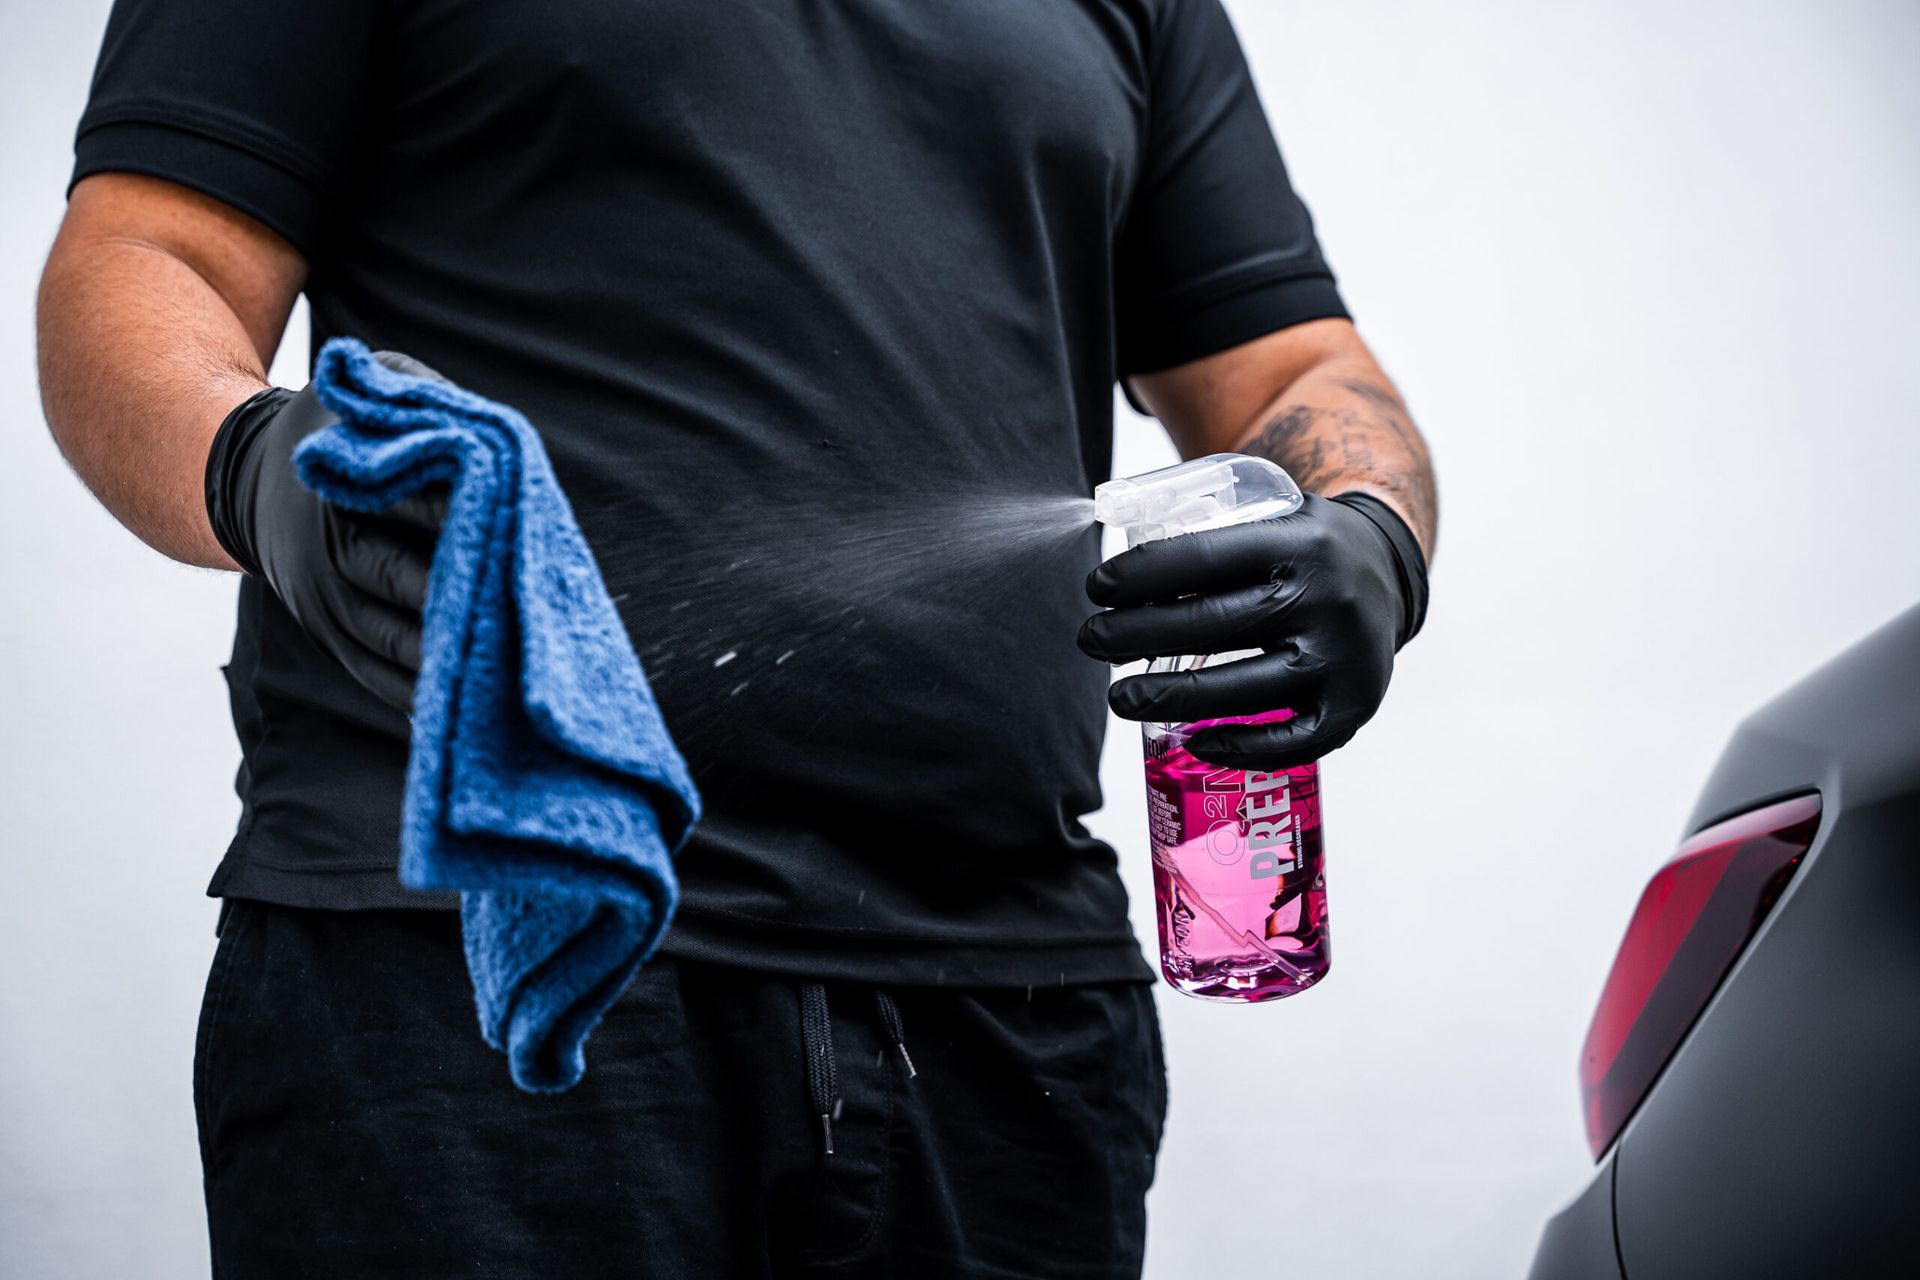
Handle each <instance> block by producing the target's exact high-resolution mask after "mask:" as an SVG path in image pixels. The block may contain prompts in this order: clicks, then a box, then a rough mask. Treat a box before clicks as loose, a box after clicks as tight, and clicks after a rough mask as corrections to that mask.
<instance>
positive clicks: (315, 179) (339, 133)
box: [69, 0, 376, 257]
mask: <svg viewBox="0 0 1920 1280" xmlns="http://www.w3.org/2000/svg"><path fill="white" fill-rule="evenodd" d="M375 2H376V0H326V2H325V3H322V2H321V0H272V2H269V0H116V3H115V4H114V6H113V12H112V15H111V16H110V17H109V18H108V20H107V31H106V38H105V40H104V42H103V43H102V45H101V49H100V61H99V64H98V65H97V66H96V67H95V69H94V76H93V89H92V93H91V95H90V96H89V98H88V102H87V108H86V112H85V114H83V115H82V116H81V118H80V127H79V132H78V135H77V137H76V140H75V143H74V152H75V164H74V170H73V179H72V181H73V182H76V183H77V182H79V181H80V179H82V178H85V177H87V176H89V175H91V174H95V173H103V172H109V171H117V172H123V173H137V174H145V175H147V176H149V177H155V178H165V179H167V180H169V181H172V182H177V183H180V184H181V185H183V186H187V187H191V188H193V189H195V190H197V191H200V192H202V193H203V194H205V195H209V196H212V197H213V198H214V199H216V200H219V201H221V202H222V203H224V204H227V205H230V206H232V207H233V208H236V209H238V210H240V211H241V212H243V213H246V214H249V215H251V216H252V217H254V218H257V219H258V220H259V221H261V222H263V223H265V224H266V225H267V226H269V227H271V228H272V229H273V230H275V231H276V232H278V233H279V234H280V235H282V236H284V237H285V238H286V239H288V240H289V241H291V242H292V243H293V244H294V245H295V246H296V247H297V248H299V249H301V250H302V251H303V252H305V253H307V254H308V256H309V257H311V256H312V255H313V252H314V246H315V244H316V242H317V241H318V240H319V239H320V238H321V233H322V228H323V226H324V223H325V213H326V209H327V207H328V205H329V196H330V193H333V192H337V191H338V190H339V189H340V188H341V186H342V185H343V184H344V183H345V182H346V181H347V180H348V175H349V173H350V171H351V168H352V164H353V160H354V154H353V153H354V148H355V146H356V145H357V143H358V142H359V140H360V139H361V138H362V137H364V135H365V99H366V88H367V84H368V81H369V77H370V72H371V66H370V64H371V58H372V49H371V37H372V14H373V6H374V4H375ZM69 190H71V185H69Z"/></svg>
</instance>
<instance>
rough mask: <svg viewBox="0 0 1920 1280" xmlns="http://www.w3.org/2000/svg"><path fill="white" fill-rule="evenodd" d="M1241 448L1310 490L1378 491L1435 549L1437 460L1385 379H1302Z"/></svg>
mask: <svg viewBox="0 0 1920 1280" xmlns="http://www.w3.org/2000/svg"><path fill="white" fill-rule="evenodd" d="M1240 451H1241V452H1242V453H1250V454H1257V455H1259V456H1261V457H1265V458H1271V459H1273V460H1274V461H1275V462H1277V463H1279V464H1280V465H1281V466H1283V467H1285V468H1286V469H1287V471H1288V473H1289V474H1291V475H1292V476H1293V478H1294V479H1295V480H1296V481H1298V482H1299V484H1300V487H1301V488H1302V489H1305V490H1307V491H1308V492H1310V493H1323V494H1329V495H1331V494H1335V493H1340V492H1342V491H1343V490H1346V489H1361V488H1363V489H1371V490H1375V491H1376V492H1379V493H1380V494H1381V495H1382V496H1383V497H1387V498H1390V499H1391V500H1392V502H1393V505H1394V507H1395V508H1396V509H1397V510H1398V511H1399V512H1400V514H1401V515H1402V516H1404V517H1405V518H1406V521H1407V523H1408V525H1409V526H1410V527H1411V528H1412V529H1413V532H1414V536H1415V537H1417V538H1418V539H1419V540H1420V545H1421V546H1422V547H1423V548H1424V549H1425V550H1426V552H1427V554H1428V555H1429V556H1431V555H1432V554H1433V544H1434V537H1435V534H1436V532H1437V528H1438V525H1439V514H1440V513H1439V496H1438V493H1437V492H1436V488H1435V485H1434V479H1433V462H1432V459H1431V458H1430V457H1429V456H1428V454H1427V444H1426V441H1425V440H1424V439H1422V438H1421V435H1420V430H1419V428H1417V427H1415V426H1414V425H1413V417H1412V415H1411V414H1409V413H1408V412H1407V406H1406V404H1405V402H1403V401H1402V400H1401V399H1400V397H1399V396H1398V395H1396V394H1394V391H1393V388H1392V387H1391V386H1388V385H1386V384H1385V383H1384V382H1379V381H1375V380H1373V379H1371V378H1367V377H1361V376H1354V375H1347V374H1341V375H1324V374H1322V375H1309V376H1308V377H1305V378H1302V379H1300V381H1299V382H1297V383H1295V384H1294V385H1293V386H1292V387H1290V388H1288V390H1287V394H1286V395H1285V396H1283V397H1282V398H1281V399H1280V400H1279V401H1278V402H1277V403H1276V404H1275V405H1274V406H1273V407H1272V408H1271V409H1270V410H1269V411H1268V416H1267V418H1266V419H1265V421H1264V422H1263V423H1262V424H1261V425H1260V426H1259V427H1257V428H1256V429H1255V430H1254V432H1253V434H1252V435H1251V436H1249V437H1248V438H1247V439H1246V441H1245V442H1243V443H1242V444H1241V446H1240Z"/></svg>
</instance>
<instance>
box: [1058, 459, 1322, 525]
mask: <svg viewBox="0 0 1920 1280" xmlns="http://www.w3.org/2000/svg"><path fill="white" fill-rule="evenodd" d="M1305 500H1306V499H1305V498H1303V497H1302V496H1301V494H1300V486H1299V485H1297V484H1295V483H1294V482H1293V477H1292V476H1290V475H1288V474H1287V473H1286V472H1285V471H1283V470H1281V469H1280V468H1279V467H1278V466H1276V465H1274V464H1273V463H1271V462H1268V461H1267V460H1266V459H1265V458H1251V457H1248V456H1247V455H1245V454H1240V453H1214V454H1209V455H1207V456H1206V457H1204V458H1195V459H1193V460H1192V461H1191V462H1181V463H1177V464H1175V465H1174V466H1171V467H1162V468H1161V469H1160V470H1158V471H1149V472H1146V473H1145V474H1144V475H1137V476H1128V477H1125V478H1124V479H1119V480H1109V481H1107V482H1106V483H1105V484H1103V485H1100V486H1098V487H1097V488H1095V489H1094V491H1093V518H1094V519H1095V520H1098V521H1099V522H1100V523H1101V524H1110V525H1113V526H1115V527H1116V528H1120V529H1125V530H1126V531H1127V545H1128V546H1129V547H1137V546H1139V545H1140V544H1141V543H1143V542H1153V541H1155V540H1156V539H1159V538H1170V537H1172V536H1174V535H1175V534H1179V533H1190V532H1192V531H1193V530H1195V529H1212V528H1218V527H1219V526H1221V525H1228V524H1242V523H1244V522H1246V521H1249V520H1266V519H1270V518H1272V517H1274V516H1284V515H1286V514H1288V513H1289V512H1292V511H1297V510H1298V509H1299V508H1300V504H1301V503H1302V502H1304V501H1305Z"/></svg>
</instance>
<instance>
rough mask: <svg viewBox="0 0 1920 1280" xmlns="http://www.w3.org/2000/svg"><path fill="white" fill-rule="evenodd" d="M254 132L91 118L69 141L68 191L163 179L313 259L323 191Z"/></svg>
mask: <svg viewBox="0 0 1920 1280" xmlns="http://www.w3.org/2000/svg"><path fill="white" fill-rule="evenodd" d="M254 132H255V131H253V130H249V129H247V128H245V127H243V126H239V125H237V124H233V123H231V122H227V123H224V124H221V125H207V124H205V123H202V122H198V121H194V122H188V119H187V114H186V113H181V114H176V113H172V112H168V111H164V110H161V109H157V108H156V109H152V110H148V109H134V108H115V109H112V110H109V111H104V112H90V113H89V114H88V115H87V116H86V118H84V119H83V120H82V121H81V124H80V129H79V132H78V135H77V137H76V138H75V141H74V167H73V176H72V178H71V179H70V180H69V181H68V183H67V192H68V194H69V195H71V194H72V191H73V188H74V185H75V184H77V183H78V182H79V181H80V180H81V179H82V178H87V177H91V176H92V175H93V174H96V173H136V174H140V175H142V176H145V177H151V178H161V179H164V180H166V181H168V182H175V183H178V184H180V185H181V186H184V187H188V188H191V189H192V190H195V191H198V192H199V193H201V194H202V195H205V196H208V197H211V198H212V199H215V200H218V201H220V202H221V203H222V204H225V205H229V206H231V207H232V208H234V209H237V210H239V211H240V212H241V213H244V214H246V215H247V216H249V217H251V218H254V219H257V220H258V221H260V222H261V223H263V224H265V225H266V226H267V227H268V228H269V229H270V230H272V231H274V232H275V233H276V234H278V235H280V236H282V237H283V238H285V239H286V240H287V241H289V242H290V243H292V245H293V246H294V247H295V248H296V249H298V250H300V252H301V253H303V254H305V255H307V256H308V257H309V258H311V257H312V256H313V246H314V243H315V242H316V240H317V239H318V233H319V230H320V225H321V220H322V219H321V206H322V190H323V185H322V183H321V181H320V180H319V179H317V178H316V177H315V176H314V175H313V173H312V172H309V171H303V168H300V167H295V166H294V165H293V164H289V163H288V161H289V160H293V161H295V162H296V163H297V162H298V160H299V157H298V156H297V155H294V154H293V150H294V149H293V148H292V147H290V146H289V147H285V148H284V149H282V150H280V151H279V152H278V154H275V152H274V151H272V150H270V149H269V147H268V145H267V144H265V143H264V142H262V141H261V140H259V139H258V138H257V137H255V136H253V134H254Z"/></svg>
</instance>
